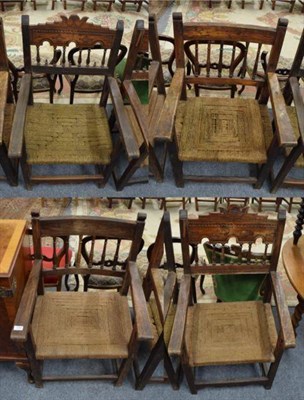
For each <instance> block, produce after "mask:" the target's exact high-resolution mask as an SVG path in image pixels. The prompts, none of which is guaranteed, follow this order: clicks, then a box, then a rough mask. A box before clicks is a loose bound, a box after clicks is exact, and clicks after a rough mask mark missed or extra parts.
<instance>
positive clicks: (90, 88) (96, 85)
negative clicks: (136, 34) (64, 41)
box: [65, 44, 128, 104]
mask: <svg viewBox="0 0 304 400" xmlns="http://www.w3.org/2000/svg"><path fill="white" fill-rule="evenodd" d="M107 51H108V49H104V48H103V47H102V46H101V45H98V44H97V45H95V46H94V48H89V49H84V48H81V49H79V48H77V47H75V48H73V49H71V50H70V51H69V53H68V62H69V63H71V65H77V62H78V58H79V56H80V53H81V57H83V58H85V57H86V55H87V54H86V52H87V53H90V57H91V58H92V60H93V59H94V62H96V61H97V62H98V61H99V62H100V61H101V64H102V65H103V66H104V65H107V62H108V57H107ZM127 51H128V49H127V47H126V46H124V45H123V44H120V46H119V53H118V56H117V60H116V69H115V75H116V74H117V73H118V71H117V68H119V64H120V62H121V61H122V60H123V58H124V57H125V55H126V54H127ZM65 79H66V80H67V82H68V84H69V86H70V104H73V103H74V97H75V96H74V95H75V93H83V94H87V93H102V91H103V86H104V81H105V77H104V76H100V75H97V76H92V75H81V76H79V75H65Z"/></svg>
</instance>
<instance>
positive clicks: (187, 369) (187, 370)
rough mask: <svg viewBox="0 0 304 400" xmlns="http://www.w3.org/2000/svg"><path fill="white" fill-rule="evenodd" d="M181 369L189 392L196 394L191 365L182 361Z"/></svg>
mask: <svg viewBox="0 0 304 400" xmlns="http://www.w3.org/2000/svg"><path fill="white" fill-rule="evenodd" d="M182 367H183V371H184V374H185V377H186V380H187V383H188V386H189V389H190V392H191V394H197V389H196V386H195V382H194V376H193V373H192V369H191V367H190V366H189V365H188V364H186V363H185V362H184V361H182Z"/></svg>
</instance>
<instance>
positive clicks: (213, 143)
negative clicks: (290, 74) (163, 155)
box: [154, 13, 294, 188]
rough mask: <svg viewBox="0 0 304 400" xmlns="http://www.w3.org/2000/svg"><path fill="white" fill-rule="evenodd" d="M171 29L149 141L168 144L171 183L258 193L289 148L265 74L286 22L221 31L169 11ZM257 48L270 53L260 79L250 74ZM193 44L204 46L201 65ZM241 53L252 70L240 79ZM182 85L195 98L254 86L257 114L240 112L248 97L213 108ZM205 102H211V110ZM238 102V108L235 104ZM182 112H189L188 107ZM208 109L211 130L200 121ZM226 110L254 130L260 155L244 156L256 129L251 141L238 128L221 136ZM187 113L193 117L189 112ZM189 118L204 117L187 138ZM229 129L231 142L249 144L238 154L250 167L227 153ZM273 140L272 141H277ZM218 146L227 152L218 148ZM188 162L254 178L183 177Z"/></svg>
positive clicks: (279, 105) (243, 70)
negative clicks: (170, 60)
mask: <svg viewBox="0 0 304 400" xmlns="http://www.w3.org/2000/svg"><path fill="white" fill-rule="evenodd" d="M173 25H174V36H175V43H174V45H175V50H174V53H175V59H176V71H175V74H174V77H173V79H172V83H171V87H170V89H169V91H168V95H167V97H166V100H165V102H164V105H163V107H162V110H161V113H160V116H159V117H158V122H157V127H156V129H155V131H156V132H155V135H154V136H155V138H156V139H157V140H169V141H170V146H169V148H170V152H172V153H173V154H170V158H171V163H172V169H173V173H174V178H175V182H176V185H178V186H183V185H184V182H185V181H186V180H191V181H194V182H219V183H220V182H238V183H252V184H253V185H254V186H255V187H256V188H260V187H261V186H262V184H263V182H264V181H265V179H266V178H267V176H268V175H269V173H270V170H271V167H272V165H273V163H274V160H275V159H276V157H277V155H278V153H279V151H280V148H281V147H284V146H288V145H292V144H293V143H294V141H293V135H292V129H291V126H290V123H289V121H288V120H287V121H286V120H285V118H284V117H285V115H282V113H281V111H282V109H283V101H282V98H280V96H279V93H278V91H277V88H278V85H277V78H276V76H274V74H273V73H274V72H275V70H276V66H277V63H278V60H279V55H280V51H281V47H282V44H283V40H284V36H285V32H286V28H287V21H286V20H284V19H281V20H279V21H278V24H277V27H276V28H265V27H258V26H250V25H248V26H247V25H241V24H238V25H233V24H225V25H223V24H216V23H207V22H206V23H204V22H183V20H182V15H181V14H180V13H175V14H174V15H173ZM227 38H228V39H227ZM264 45H268V46H270V47H271V51H270V58H269V60H270V59H271V61H270V62H269V63H268V64H267V71H266V75H265V76H264V77H262V76H260V74H259V73H258V68H259V65H260V63H261V55H262V53H261V50H262V46H264ZM200 46H203V47H204V48H207V55H206V59H203V60H202V61H201V60H200V57H203V54H204V53H203V52H202V51H201V50H200ZM212 46H214V47H217V48H218V51H216V49H215V50H214V52H213V50H212ZM228 46H230V47H231V49H232V51H231V52H229V54H230V53H231V54H230V56H228V55H227V54H226V57H230V63H229V61H226V60H225V57H224V50H225V48H227V47H228ZM251 48H254V49H255V50H254V52H253V53H252V52H251V51H249V50H250V49H251ZM238 49H239V50H238ZM213 53H215V54H213ZM249 53H250V54H251V53H252V54H251V57H252V58H253V60H252V59H251V63H252V62H253V68H252V71H250V73H247V64H248V60H247V57H248V54H249ZM186 56H187V59H189V58H190V60H191V64H192V65H193V68H192V70H191V71H190V72H189V70H188V71H186V67H185V66H186V64H187V63H186ZM212 56H217V57H218V60H217V61H213V60H212ZM212 68H214V70H215V72H216V73H212V74H211V70H212ZM269 78H270V79H269ZM187 85H194V87H195V88H196V95H198V94H199V89H200V87H212V89H213V88H215V89H225V88H226V89H227V88H230V89H231V90H232V89H233V91H235V87H236V85H244V86H250V87H254V88H256V100H255V102H256V105H258V107H259V110H258V108H256V111H255V112H254V113H252V115H250V113H248V112H247V111H244V110H245V109H244V108H243V107H247V106H246V105H248V106H249V99H235V101H234V100H232V99H225V100H224V99H219V102H218V104H214V102H215V100H214V101H213V100H210V98H208V102H207V98H206V101H205V99H204V98H202V99H204V101H202V99H200V98H197V99H195V100H194V99H191V98H187ZM269 96H270V100H271V102H272V108H273V109H274V110H275V124H276V126H278V129H277V132H276V134H275V137H274V139H273V140H271V136H272V131H271V129H270V127H271V122H270V117H269V115H268V112H267V108H266V107H265V106H266V104H267V102H268V99H269ZM229 100H230V101H229ZM212 101H213V104H211V102H212ZM250 101H252V100H250ZM190 102H191V105H192V104H193V107H191V106H187V104H188V103H189V104H190ZM224 103H225V105H224ZM238 103H239V105H237V104H238ZM252 106H253V103H252ZM187 107H190V109H188V108H187ZM221 107H222V109H221ZM250 107H251V106H250ZM211 108H212V109H213V108H214V109H215V110H216V111H215V112H214V113H213V118H214V124H212V127H213V130H212V129H211V128H210V127H209V125H208V126H207V123H206V124H205V123H204V121H205V120H206V121H207V120H208V119H209V118H211V116H210V115H209V114H208V113H209V109H211ZM228 108H231V113H236V115H237V114H239V118H241V119H242V118H244V119H245V120H246V121H249V120H250V121H251V120H252V121H251V122H250V124H252V126H253V125H257V124H260V126H261V130H260V134H259V135H260V136H261V137H260V139H259V140H258V143H261V142H262V141H265V145H264V146H263V149H262V148H261V149H260V150H258V149H257V148H256V151H254V152H252V149H253V147H252V146H253V143H254V141H255V140H256V139H257V138H256V137H255V135H256V132H257V131H255V133H254V134H253V135H252V134H251V133H250V132H249V129H248V130H247V129H245V128H244V129H242V128H240V125H238V126H235V127H234V128H231V129H227V130H225V128H224V126H225V123H222V122H221V121H222V119H225V117H224V115H226V114H225V112H226V113H227V112H228V113H229V111H227V110H228ZM198 109H199V110H200V112H199V111H198ZM182 110H185V111H182ZM194 110H197V111H195V112H194ZM190 112H191V113H192V112H193V113H198V115H202V113H206V115H205V114H204V115H203V116H202V117H201V121H200V122H199V125H200V132H196V131H194V130H193V132H192V127H191V124H190V122H189V121H192V119H193V118H196V117H195V116H194V114H193V115H192V114H191V115H190V114H189V113H190ZM183 113H184V114H183ZM259 114H260V115H259ZM195 115H196V114H195ZM245 115H246V117H245ZM234 120H236V118H234ZM258 121H260V122H258ZM262 121H263V122H262ZM191 123H192V122H191ZM234 129H235V130H236V131H237V132H238V133H237V134H236V136H237V137H238V139H237V140H236V142H237V143H239V144H240V143H241V142H242V143H243V139H242V135H245V136H247V138H246V139H245V140H244V143H245V142H246V143H252V146H251V147H250V149H249V150H250V151H249V150H248V149H247V150H244V152H245V153H246V154H249V153H251V154H252V159H251V160H250V161H249V159H248V158H247V160H245V159H243V158H242V157H240V156H239V154H238V150H235V151H234V150H233V146H232V148H231V143H232V141H233V140H235V139H232V138H231V140H230V139H229V140H228V139H226V137H228V136H229V134H230V133H231V131H232V130H234ZM245 132H246V133H245ZM184 135H187V136H186V137H187V140H186V139H184V141H185V140H186V143H188V144H189V143H192V144H193V151H190V150H189V149H188V147H187V146H186V145H185V142H184V141H183V138H184V137H185V136H184ZM217 136H219V137H218V139H216V138H217ZM220 137H221V138H220ZM198 138H200V139H198ZM213 138H214V139H213ZM278 138H279V139H280V140H278ZM207 139H208V140H207ZM198 140H200V142H199V143H196V142H198ZM226 140H227V146H226V147H225V144H226ZM282 140H283V142H282ZM195 141H196V142H195ZM209 142H210V143H209ZM228 142H229V144H228ZM268 143H269V144H268ZM239 144H238V145H237V147H238V146H239ZM183 146H185V147H183ZM228 146H229V150H230V151H229V154H226V148H227V147H228ZM189 147H190V146H189ZM216 147H217V148H218V150H217V152H216V151H215V150H214V155H211V153H210V151H208V149H209V148H211V149H213V148H214V149H216ZM186 149H188V150H189V151H187V150H186ZM191 161H196V162H204V161H205V162H208V161H210V162H221V163H224V162H225V163H229V162H240V163H247V164H248V163H249V164H252V165H254V164H255V165H256V167H257V173H256V174H255V175H253V176H246V175H245V174H244V176H226V175H218V176H214V175H211V176H204V175H203V176H202V175H184V174H183V163H185V162H187V163H188V162H191Z"/></svg>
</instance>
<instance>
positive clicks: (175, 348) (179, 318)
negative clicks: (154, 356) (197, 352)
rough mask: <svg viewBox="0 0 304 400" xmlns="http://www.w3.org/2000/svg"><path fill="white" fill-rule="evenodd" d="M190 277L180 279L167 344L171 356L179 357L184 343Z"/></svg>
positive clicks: (185, 276) (186, 275)
mask: <svg viewBox="0 0 304 400" xmlns="http://www.w3.org/2000/svg"><path fill="white" fill-rule="evenodd" d="M190 285H191V276H190V275H188V274H185V275H184V276H183V277H182V280H181V285H180V289H179V295H178V301H177V307H176V313H175V318H174V323H173V328H172V333H171V337H170V342H169V348H168V352H169V354H170V355H171V356H180V355H181V352H182V348H183V342H184V332H185V327H186V321H187V310H188V306H189V296H190Z"/></svg>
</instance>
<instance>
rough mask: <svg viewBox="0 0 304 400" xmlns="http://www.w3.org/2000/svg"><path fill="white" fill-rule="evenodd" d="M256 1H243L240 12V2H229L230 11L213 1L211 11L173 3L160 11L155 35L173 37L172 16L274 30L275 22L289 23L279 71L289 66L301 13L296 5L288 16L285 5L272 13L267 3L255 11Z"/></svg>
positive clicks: (182, 0)
mask: <svg viewBox="0 0 304 400" xmlns="http://www.w3.org/2000/svg"><path fill="white" fill-rule="evenodd" d="M159 3H162V2H161V1H159V2H158V5H154V6H153V7H152V11H153V12H157V11H158V10H159ZM259 3H260V2H259V1H257V0H255V1H253V0H250V1H246V3H245V8H244V9H242V8H241V1H237V0H235V1H233V2H232V6H231V9H228V8H227V2H225V1H214V2H213V6H212V8H211V9H210V8H208V5H207V2H206V1H204V0H202V1H195V2H192V1H191V0H177V1H175V2H173V3H172V4H171V5H167V7H165V8H162V13H161V16H160V19H159V25H158V27H159V32H160V33H164V34H167V35H170V36H172V35H173V27H172V13H173V12H182V13H183V19H184V21H189V22H191V21H208V22H224V23H232V24H250V25H260V26H268V27H275V26H276V24H277V20H278V18H287V19H288V20H289V25H288V30H287V34H286V37H285V41H284V46H283V49H282V53H281V58H280V62H279V67H285V66H289V65H290V64H291V62H292V60H293V57H294V55H295V52H296V49H297V46H298V43H299V40H300V36H301V33H302V30H303V23H304V14H302V13H301V7H302V6H301V4H300V3H298V2H297V3H296V5H295V8H294V11H293V13H289V4H287V3H281V2H277V5H276V9H275V10H272V9H271V3H270V1H268V2H265V4H264V7H263V9H262V10H259Z"/></svg>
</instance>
